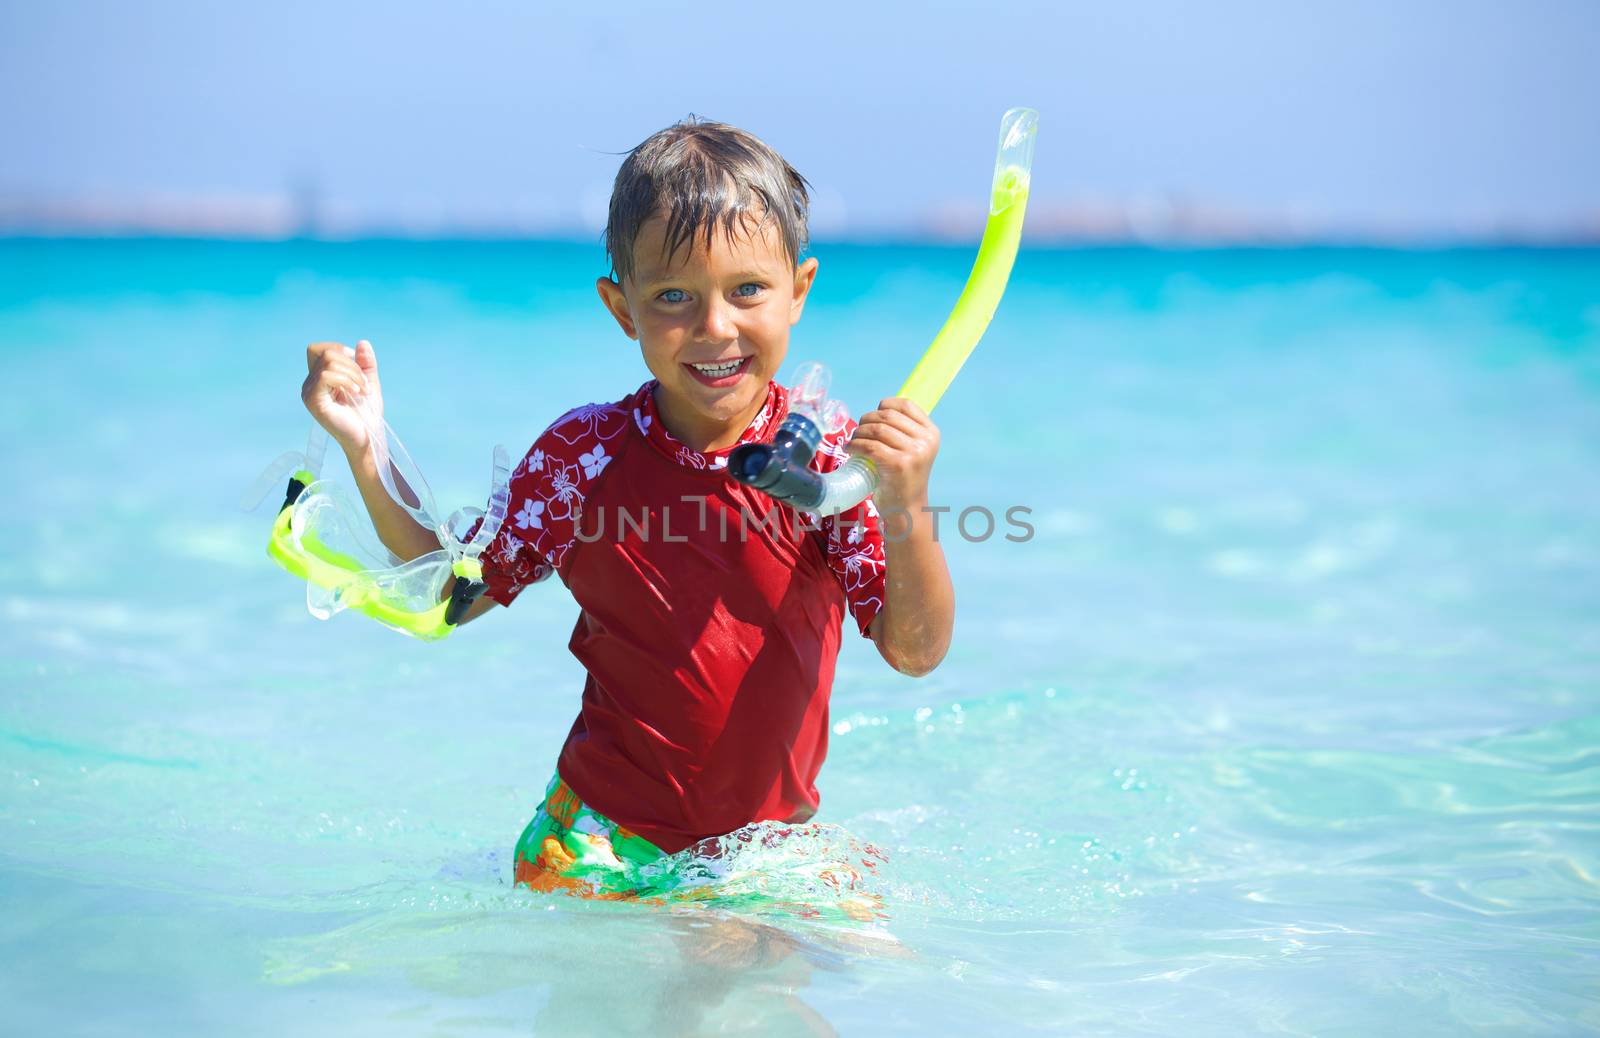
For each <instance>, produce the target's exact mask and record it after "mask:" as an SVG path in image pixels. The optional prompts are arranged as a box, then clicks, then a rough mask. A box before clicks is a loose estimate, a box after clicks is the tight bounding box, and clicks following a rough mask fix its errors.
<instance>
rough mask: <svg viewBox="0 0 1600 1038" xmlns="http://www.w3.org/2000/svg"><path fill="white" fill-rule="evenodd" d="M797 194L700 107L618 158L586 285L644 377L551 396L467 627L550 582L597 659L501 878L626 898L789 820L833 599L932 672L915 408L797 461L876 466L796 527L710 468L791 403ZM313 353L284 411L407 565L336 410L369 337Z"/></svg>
mask: <svg viewBox="0 0 1600 1038" xmlns="http://www.w3.org/2000/svg"><path fill="white" fill-rule="evenodd" d="M808 201H809V199H808V195H807V191H806V182H805V180H804V179H803V178H802V177H801V176H800V175H799V174H798V173H797V172H795V170H794V169H793V167H791V166H790V165H789V164H788V163H787V162H785V161H784V160H783V159H782V158H781V157H780V156H779V155H778V154H777V153H776V152H774V151H773V150H772V149H770V148H769V147H767V146H766V145H765V144H764V143H762V142H761V141H760V140H758V139H757V138H755V137H754V136H752V135H750V134H748V133H745V132H743V131H741V130H737V129H735V128H733V127H730V126H726V125H723V124H720V123H711V122H699V121H695V120H693V119H692V118H691V119H690V120H688V121H686V122H683V123H679V124H677V125H674V126H671V127H669V128H667V129H665V130H662V131H660V132H659V133H656V134H655V135H653V136H651V137H650V138H649V139H648V140H646V141H645V142H644V143H642V144H640V145H639V146H638V147H637V148H635V149H633V151H632V152H630V153H629V154H628V157H627V158H626V160H625V161H624V162H623V164H622V168H621V169H620V170H619V171H618V173H617V179H616V184H615V187H614V190H613V193H612V197H611V211H610V220H609V223H608V225H607V228H606V248H607V252H608V254H609V256H610V259H611V263H612V267H613V273H614V277H613V276H608V277H602V278H600V279H598V282H597V287H598V289H599V293H600V299H601V302H602V303H603V304H604V305H605V308H606V310H607V311H608V312H609V313H610V314H611V316H612V317H613V318H614V319H615V320H616V322H617V324H618V326H619V327H620V328H621V329H622V331H623V334H625V335H627V336H628V338H630V339H635V340H637V341H638V342H639V345H640V349H641V351H642V353H643V356H644V362H645V366H646V367H647V368H648V369H649V370H650V373H651V374H652V375H653V376H654V378H653V379H652V380H651V381H649V382H646V383H645V384H644V385H643V386H641V387H640V388H639V389H638V390H637V391H636V392H634V393H632V394H630V395H629V396H627V397H625V398H624V399H622V400H621V401H619V402H617V403H614V404H590V405H587V406H584V407H579V408H577V409H575V410H573V411H569V412H568V413H567V414H565V415H563V416H562V417H561V418H560V419H558V420H557V421H556V423H555V424H554V425H552V426H550V428H548V429H547V430H546V431H545V432H544V434H543V435H541V436H540V437H539V438H538V440H537V441H536V442H535V443H534V445H533V446H532V448H530V449H529V451H528V453H527V454H526V455H525V456H524V458H523V460H522V462H521V464H519V465H518V466H517V467H516V469H515V471H514V472H513V473H512V478H511V484H510V491H511V496H510V502H511V503H510V508H509V514H508V515H507V517H506V521H505V523H504V524H503V525H502V526H501V529H500V531H499V533H498V534H497V536H496V537H495V539H494V541H493V542H492V543H491V544H490V546H489V547H488V549H487V550H486V551H485V552H484V554H483V556H482V562H483V567H484V580H485V582H486V583H487V584H488V591H487V593H486V595H485V597H484V598H482V599H480V600H479V602H478V603H476V604H475V605H474V606H473V608H472V609H471V611H470V612H469V613H468V614H467V619H469V620H470V619H472V618H473V617H475V616H478V615H480V614H482V613H483V612H484V611H486V610H487V609H490V608H493V606H494V605H495V604H499V605H510V604H511V603H512V601H513V600H515V598H516V597H517V595H518V594H519V593H520V592H521V591H522V590H523V589H524V588H525V587H526V586H527V585H529V584H531V583H534V582H537V581H539V580H543V579H545V578H547V577H549V576H551V575H552V574H559V575H560V577H561V579H562V581H563V583H565V584H566V585H567V587H568V588H569V589H570V590H571V591H572V594H573V597H574V598H576V599H577V602H578V604H579V606H580V607H582V612H581V613H580V615H579V618H578V623H577V627H576V629H575V630H574V631H573V634H572V639H571V642H570V648H571V650H572V652H573V654H574V655H575V656H576V657H577V658H578V659H579V660H580V661H581V662H582V663H583V664H584V667H585V668H586V669H587V670H588V673H589V677H588V680H587V682H586V683H585V686H584V692H583V705H582V710H581V712H580V714H579V716H578V719H577V721H576V722H575V723H574V724H573V727H572V731H571V733H570V734H569V735H568V737H567V740H566V744H565V746H564V748H563V750H562V752H561V755H560V758H559V760H558V762H557V767H556V776H555V777H554V778H552V779H551V782H550V785H549V787H548V788H547V790H546V793H545V799H544V802H543V803H541V804H540V805H539V808H538V810H537V812H536V813H535V816H534V819H533V821H532V822H531V823H530V824H529V826H528V828H527V830H526V831H525V832H524V833H523V835H522V838H521V840H520V841H519V842H518V844H517V852H516V880H517V882H518V883H522V884H526V885H528V886H532V887H535V888H539V889H558V888H561V889H573V890H581V891H586V892H589V891H592V892H603V891H609V892H611V893H613V894H615V895H617V896H626V895H627V894H629V893H630V892H633V891H636V890H637V889H638V888H639V887H640V886H641V885H642V884H641V882H640V878H639V869H640V867H642V866H644V865H648V864H649V863H651V862H653V861H655V860H657V859H659V858H661V857H662V856H663V855H667V854H673V853H676V852H678V851H681V850H683V849H685V848H688V847H691V846H693V845H695V844H696V843H698V842H700V841H701V840H705V839H708V838H712V837H716V836H719V835H723V834H725V833H728V832H731V831H733V830H735V829H738V828H740V827H741V826H744V825H747V824H749V823H752V822H757V821H762V820H768V819H773V820H781V821H789V822H797V823H798V822H803V821H805V820H806V819H808V818H810V817H811V816H812V815H813V814H814V813H815V812H816V809H817V804H818V797H817V791H816V786H815V785H814V782H815V779H816V776H817V773H818V771H819V770H820V769H821V766H822V761H823V756H824V754H825V753H826V750H827V736H828V723H827V714H828V696H829V692H830V690H831V687H832V683H833V668H834V661H835V658H836V656H837V654H838V650H839V638H840V628H841V625H842V622H843V618H844V613H845V610H846V609H848V610H849V613H850V614H851V616H852V618H853V619H854V620H855V622H856V624H857V626H858V628H859V629H860V630H861V632H862V634H864V635H866V636H868V637H870V638H871V639H872V640H873V643H874V644H875V645H876V646H877V648H878V651H879V653H880V654H881V655H882V656H883V658H884V659H885V660H886V661H887V662H888V663H889V664H890V666H892V667H894V668H895V669H896V670H898V671H900V672H902V673H905V674H911V675H922V674H926V673H928V672H929V671H931V670H932V669H933V668H934V667H935V666H937V665H938V664H939V662H940V660H942V659H943V657H944V654H945V651H946V649H947V648H948V647H949V643H950V635H951V628H952V625H953V622H954V612H955V607H954V592H953V590H952V588H951V584H950V575H949V571H948V569H947V568H946V566H945V562H944V555H943V552H942V550H941V549H940V546H939V544H938V542H937V540H936V538H935V536H934V533H933V526H932V524H931V523H926V522H916V521H914V517H915V516H917V515H921V514H923V513H922V511H921V509H922V508H923V507H924V506H926V505H927V493H928V475H929V472H930V470H931V468H932V466H933V460H934V456H935V455H936V453H937V452H938V447H939V433H938V430H937V428H935V426H934V425H933V422H932V421H931V420H929V418H928V416H927V415H926V414H924V413H923V412H922V411H921V410H920V409H919V408H918V407H917V405H916V404H914V403H912V402H910V401H908V400H903V399H898V398H895V399H889V400H884V401H883V402H882V403H881V404H880V405H879V407H878V409H877V410H874V411H871V412H869V413H867V414H865V415H863V416H862V417H861V420H860V423H859V425H853V424H847V425H846V426H845V428H844V429H843V430H841V431H839V432H837V433H834V434H832V435H830V436H828V437H827V438H826V439H825V440H824V442H823V445H822V447H821V448H820V449H819V450H818V452H817V455H816V459H815V460H814V461H813V462H812V464H813V465H814V466H816V467H817V468H819V469H820V470H821V471H830V470H832V469H833V468H835V467H837V466H838V465H839V464H840V463H841V462H842V461H843V459H844V457H845V455H846V441H847V440H848V452H849V453H854V454H859V455H862V456H864V457H867V458H869V459H871V460H872V461H873V462H874V463H875V464H876V466H877V469H878V472H879V475H880V482H879V485H878V490H877V492H876V494H875V495H874V499H875V501H876V507H874V503H873V501H868V502H865V503H863V504H862V505H860V506H858V507H857V508H855V509H853V510H851V511H849V512H845V513H843V514H842V515H840V516H835V517H823V518H822V519H821V520H820V521H819V522H818V523H816V524H815V525H813V526H808V525H807V524H804V523H801V522H798V521H797V520H798V519H799V517H798V516H796V515H795V513H794V512H793V510H792V509H790V507H789V506H788V505H785V504H780V503H778V502H775V501H773V500H772V499H771V498H768V497H767V496H766V495H764V494H761V493H760V492H758V491H754V490H751V489H749V488H747V487H744V486H742V485H740V484H738V483H737V482H735V481H734V480H733V479H731V478H729V477H728V475H727V474H726V471H725V467H726V465H727V458H728V454H729V453H730V452H731V450H732V449H733V448H734V447H735V446H737V445H739V444H741V443H746V442H753V441H759V440H762V439H765V438H767V437H770V435H771V434H772V432H774V431H775V430H776V429H777V426H778V424H779V422H780V421H781V420H782V419H783V417H784V415H785V414H786V413H787V394H786V392H785V390H784V388H783V387H781V386H779V385H778V384H777V383H775V382H774V381H772V379H773V376H774V375H775V374H776V373H777V371H778V368H779V366H780V365H781V364H782V363H783V360H784V356H785V354H786V353H787V351H788V345H789V329H790V328H791V327H792V326H793V325H794V324H795V323H796V322H798V321H799V319H800V315H801V312H802V310H803V309H804V306H805V301H806V296H807V293H808V292H809V291H810V289H811V284H812V281H813V279H814V278H815V276H816V271H817V261H816V260H815V259H806V260H804V261H803V262H802V261H801V259H800V256H801V253H802V251H803V250H804V248H805V244H806V208H807V204H808ZM307 357H308V366H309V368H310V373H309V375H308V376H307V378H306V382H305V385H304V387H303V389H302V394H301V395H302V398H303V399H304V401H305V403H306V406H307V408H308V409H309V410H310V411H311V413H312V415H313V416H314V417H315V418H316V419H317V421H319V422H320V423H321V424H322V425H323V426H324V427H325V428H327V429H328V431H329V433H330V434H331V435H332V436H333V437H334V439H335V440H336V441H337V442H338V443H339V444H340V446H342V447H343V448H344V450H345V453H346V455H347V456H348V458H349V459H350V465H351V469H352V471H353V472H354V473H355V476H356V481H357V483H358V485H359V486H360V489H361V493H362V497H363V499H364V500H365V502H366V505H367V508H368V510H369V512H370V513H371V514H372V519H373V523H374V525H375V526H376V528H377V531H378V534H379V536H380V537H381V538H382V539H383V542H384V543H385V544H386V545H387V546H388V547H389V548H390V550H391V551H393V552H394V553H395V554H397V555H399V556H401V557H402V558H414V557H416V556H417V555H420V554H422V553H424V552H426V551H431V550H433V549H435V548H436V547H437V544H436V542H435V540H434V537H433V535H432V533H430V532H429V531H427V530H424V529H423V528H422V527H421V526H419V525H418V524H417V523H415V522H414V521H412V520H411V518H410V517H409V516H408V515H407V514H406V513H405V512H404V510H403V509H401V508H400V507H399V506H398V505H396V504H395V503H394V502H393V501H392V500H391V499H390V498H389V496H388V494H387V493H385V491H384V489H383V487H382V484H381V481H380V480H379V477H378V472H377V468H376V464H375V462H374V460H373V453H372V451H371V449H370V447H369V445H368V444H367V442H366V432H365V425H364V424H363V422H362V421H361V419H360V416H359V415H358V414H357V413H356V410H355V407H354V405H353V404H352V403H351V402H350V401H352V400H353V399H354V398H355V397H357V396H359V395H362V394H365V395H366V397H367V398H368V399H369V401H370V403H371V405H372V406H374V407H375V408H377V409H379V410H378V413H381V396H380V390H379V385H378V368H377V358H376V355H375V354H374V352H373V350H372V347H371V345H370V344H368V343H366V342H361V343H358V344H357V347H356V350H355V353H354V355H353V356H352V355H351V354H350V353H349V352H348V351H346V350H345V348H344V347H342V346H340V345H339V344H337V343H316V344H314V345H312V346H311V347H310V349H309V350H308V351H307ZM852 429H853V432H854V435H853V436H852V435H851V432H852ZM880 509H882V514H881V515H880V511H879V510H880ZM884 527H887V528H888V529H887V536H885V529H884Z"/></svg>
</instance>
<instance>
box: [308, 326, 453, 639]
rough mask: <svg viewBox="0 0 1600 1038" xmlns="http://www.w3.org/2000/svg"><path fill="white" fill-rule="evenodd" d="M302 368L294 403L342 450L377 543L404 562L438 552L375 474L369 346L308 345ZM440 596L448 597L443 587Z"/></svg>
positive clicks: (377, 412)
mask: <svg viewBox="0 0 1600 1038" xmlns="http://www.w3.org/2000/svg"><path fill="white" fill-rule="evenodd" d="M306 368H307V373H306V380H305V382H304V383H303V384H302V385H301V387H300V399H301V400H302V401H303V402H304V403H305V405H306V410H307V411H310V412H311V417H312V418H314V419H316V421H317V424H318V425H321V426H322V427H323V428H324V429H326V430H328V435H329V436H330V437H332V439H333V441H334V442H335V443H337V444H338V445H339V447H340V449H341V450H343V451H344V455H345V457H346V458H347V459H348V460H349V462H350V471H351V473H352V474H353V475H354V476H355V480H356V486H357V487H358V488H360V490H361V500H362V502H363V503H364V504H365V505H366V507H367V514H368V515H369V516H371V517H372V526H373V529H375V530H376V531H377V532H378V539H379V540H381V541H383V544H384V547H386V548H388V549H389V550H390V551H392V552H394V553H395V554H396V555H398V556H399V557H400V558H401V559H403V560H406V561H410V560H411V559H414V558H416V557H417V556H419V555H426V554H427V553H428V552H430V551H436V550H438V547H439V540H438V537H437V536H436V535H435V534H434V533H433V531H431V530H429V529H427V528H426V527H424V526H423V525H422V524H421V523H419V522H417V521H416V520H415V519H413V518H411V516H410V514H409V513H407V512H406V510H405V509H404V508H402V507H400V505H399V503H398V502H396V501H395V500H394V498H392V497H390V496H389V492H388V491H387V490H386V489H384V486H383V478H382V476H381V475H380V474H379V472H378V461H377V454H376V452H375V451H374V448H373V444H372V441H371V437H370V436H369V434H368V424H367V423H368V421H369V419H368V417H367V416H365V415H363V413H362V411H363V409H365V411H366V412H367V414H368V415H370V416H371V419H370V420H371V421H373V423H374V424H376V423H377V421H379V420H381V419H382V417H383V391H382V389H381V387H380V385H379V383H378V357H377V354H376V353H375V352H374V351H373V349H372V344H371V343H369V342H367V341H366V340H365V339H363V340H361V341H360V342H358V343H356V348H355V349H354V350H351V349H350V348H349V347H347V346H345V345H344V344H343V343H337V342H314V343H312V344H311V345H310V346H308V347H306ZM396 476H398V473H396ZM403 482H404V481H403V480H401V481H399V483H401V484H403ZM445 593H446V594H449V588H448V587H447V588H446V589H445ZM470 615H478V613H477V612H474V613H472V614H470Z"/></svg>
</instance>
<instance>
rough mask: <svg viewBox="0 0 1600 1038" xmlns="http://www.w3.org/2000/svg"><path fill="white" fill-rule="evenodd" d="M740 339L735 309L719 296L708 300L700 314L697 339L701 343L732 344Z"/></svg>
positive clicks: (696, 331) (696, 333)
mask: <svg viewBox="0 0 1600 1038" xmlns="http://www.w3.org/2000/svg"><path fill="white" fill-rule="evenodd" d="M738 337H739V329H738V328H736V327H734V323H733V307H731V306H729V305H728V301H727V300H726V299H723V298H721V297H719V296H713V297H712V298H710V299H708V300H706V305H705V308H704V309H703V310H702V311H701V312H700V322H699V326H698V327H697V328H696V329H695V338H696V339H698V340H699V341H701V342H730V341H732V340H734V339H737V338H738Z"/></svg>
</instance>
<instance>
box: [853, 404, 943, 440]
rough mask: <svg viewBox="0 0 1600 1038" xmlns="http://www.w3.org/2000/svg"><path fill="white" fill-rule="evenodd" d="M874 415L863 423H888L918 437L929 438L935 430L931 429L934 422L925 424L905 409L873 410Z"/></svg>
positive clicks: (872, 424) (871, 424)
mask: <svg viewBox="0 0 1600 1038" xmlns="http://www.w3.org/2000/svg"><path fill="white" fill-rule="evenodd" d="M872 416H873V417H872V421H870V422H863V423H862V424H863V425H866V426H876V425H886V426H889V427H891V428H894V429H899V430H900V431H901V432H904V433H906V434H907V435H910V436H913V437H915V438H917V439H927V438H928V437H929V434H930V432H932V431H933V430H931V429H930V425H931V424H932V423H927V424H924V422H919V421H918V420H917V419H916V418H915V417H914V416H912V415H910V414H908V413H906V412H905V411H873V412H872ZM863 417H864V416H863Z"/></svg>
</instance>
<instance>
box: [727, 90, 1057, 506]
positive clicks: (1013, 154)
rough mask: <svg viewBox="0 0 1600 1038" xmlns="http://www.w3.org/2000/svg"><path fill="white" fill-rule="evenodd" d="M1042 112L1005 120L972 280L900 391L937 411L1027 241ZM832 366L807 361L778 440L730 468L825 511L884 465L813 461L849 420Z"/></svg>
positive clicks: (859, 491) (862, 494)
mask: <svg viewBox="0 0 1600 1038" xmlns="http://www.w3.org/2000/svg"><path fill="white" fill-rule="evenodd" d="M1038 125H1039V113H1038V112H1036V111H1034V110H1033V109H1031V108H1013V109H1011V110H1010V111H1009V112H1007V113H1006V114H1005V116H1004V117H1003V118H1002V119H1001V120H1000V149H999V153H998V154H997V155H996V156H995V163H994V182H993V187H992V188H991V190H990V193H989V220H988V223H986V224H985V225H984V228H983V241H982V242H981V243H980V244H979V245H978V258H977V259H976V260H975V261H974V262H973V264H972V273H970V274H969V275H967V284H966V287H965V288H963V289H962V290H961V297H960V298H959V299H957V300H956V305H955V308H954V309H953V310H951V311H950V316H949V317H948V318H947V319H946V320H945V322H944V327H943V328H941V329H940V330H939V334H938V335H936V336H935V337H934V340H933V344H932V345H931V346H929V347H928V351H927V352H926V353H924V354H923V355H922V360H920V361H918V362H917V366H916V367H915V368H913V369H912V371H911V377H909V378H907V379H906V382H905V385H903V386H901V387H900V392H899V394H898V395H899V396H902V397H905V398H907V399H909V400H912V401H914V402H915V403H916V404H917V406H919V407H921V408H922V409H923V410H924V411H927V412H929V413H932V411H933V409H934V408H935V407H936V406H938V403H939V400H940V398H941V397H943V396H944V392H945V390H946V389H949V388H950V383H951V382H952V381H954V380H955V377H956V373H957V372H959V371H960V370H961V365H963V364H965V363H966V361H967V358H968V357H969V356H971V354H972V351H973V349H974V348H975V347H976V346H977V345H978V340H979V339H981V338H983V333H984V331H985V330H986V329H987V328H988V327H989V321H990V320H991V319H992V318H993V317H994V312H995V309H996V308H997V307H998V306H999V305H1000V297H1001V296H1002V295H1004V294H1005V290H1006V281H1007V280H1008V279H1009V278H1010V277H1011V267H1012V264H1013V263H1015V262H1016V258H1017V246H1018V244H1019V243H1020V242H1021V241H1022V218H1023V215H1024V214H1025V212H1026V211H1027V208H1028V189H1029V182H1030V180H1031V177H1032V174H1033V142H1034V137H1035V135H1036V133H1037V131H1038ZM827 392H828V381H827V372H826V370H824V369H823V368H822V367H821V366H820V365H807V366H805V367H804V368H803V369H802V370H801V372H800V375H799V378H798V381H797V384H796V386H795V388H794V390H793V391H792V393H791V396H790V415H789V417H788V418H786V419H784V421H783V423H782V425H780V426H779V428H778V432H777V434H776V435H775V436H774V437H773V440H772V442H771V443H753V444H746V445H744V446H742V447H739V448H737V449H735V450H734V452H733V454H732V455H731V456H730V457H729V458H728V474H729V475H730V476H732V477H733V478H734V479H736V480H738V481H739V482H741V483H744V484H746V485H748V486H751V487H754V488H755V489H757V490H762V491H765V492H766V493H767V494H769V495H771V496H772V497H775V498H777V499H778V500H780V501H787V502H788V503H790V504H791V505H793V506H794V507H796V508H798V509H801V510H803V511H807V512H815V513H817V514H819V515H826V514H830V513H836V512H842V511H845V510H846V509H849V508H854V507H855V506H856V505H858V504H860V503H861V502H862V501H865V500H866V499H867V498H868V497H870V496H871V494H872V492H873V490H875V489H876V488H877V485H878V473H877V470H876V469H875V468H874V467H873V465H872V463H871V462H870V461H868V460H867V459H865V458H859V457H852V458H850V459H849V460H848V461H846V462H845V463H844V464H843V465H841V466H840V467H839V468H838V469H836V470H835V471H833V472H830V473H827V474H826V475H823V474H821V473H818V472H816V471H814V470H812V469H811V468H809V467H808V466H809V463H810V461H811V457H812V455H813V454H814V453H815V451H816V448H817V444H818V443H820V442H821V440H822V437H823V435H824V434H825V433H827V432H831V431H833V430H836V429H837V428H839V425H840V424H841V423H842V422H843V419H844V414H843V409H842V406H841V405H839V404H838V403H837V401H830V400H828V399H827Z"/></svg>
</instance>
